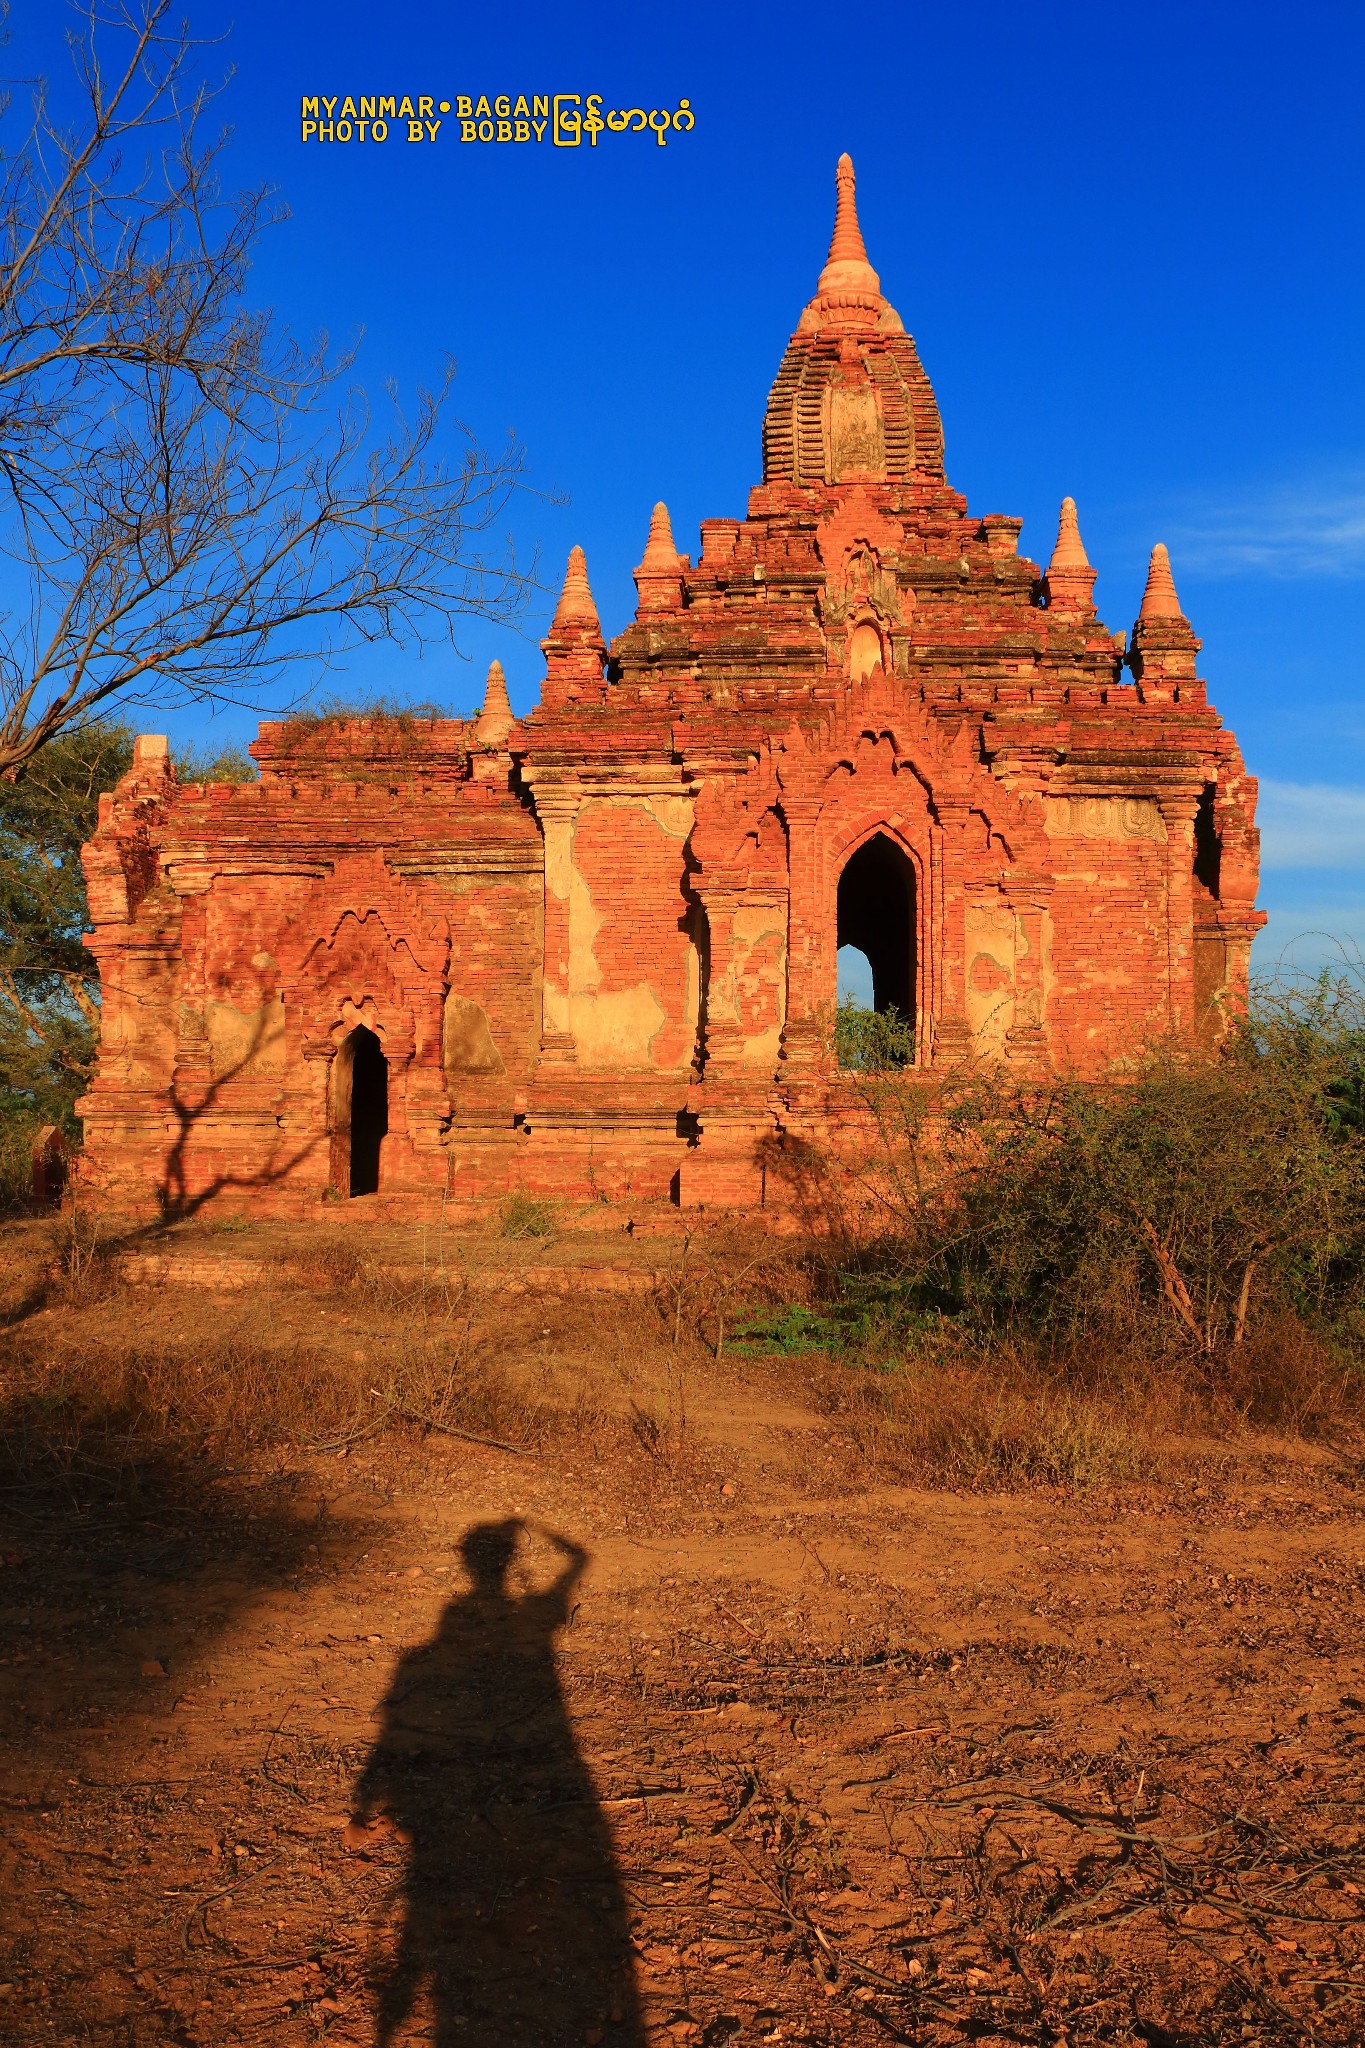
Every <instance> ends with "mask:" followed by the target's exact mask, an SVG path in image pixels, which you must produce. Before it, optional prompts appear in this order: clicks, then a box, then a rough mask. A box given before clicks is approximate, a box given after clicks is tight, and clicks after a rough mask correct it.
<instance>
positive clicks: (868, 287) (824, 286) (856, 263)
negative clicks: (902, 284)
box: [816, 151, 882, 298]
mask: <svg viewBox="0 0 1365 2048" xmlns="http://www.w3.org/2000/svg"><path fill="white" fill-rule="evenodd" d="M834 178H835V188H836V190H837V193H838V199H837V201H836V204H835V208H834V233H833V235H832V237H831V238H830V245H829V256H828V258H827V260H826V263H825V267H824V269H823V270H822V271H821V272H820V282H819V285H818V286H817V288H816V289H817V290H818V291H819V293H820V295H821V296H822V297H823V296H825V295H826V294H829V293H844V292H852V293H855V294H856V295H857V296H858V297H860V298H866V297H872V298H880V297H881V291H882V281H881V279H880V278H879V277H878V275H877V273H876V271H875V270H874V269H873V268H872V265H871V264H870V263H869V262H868V260H867V250H866V248H865V247H864V246H863V231H862V229H861V228H860V227H859V226H858V202H857V200H856V198H855V197H854V179H853V159H852V157H851V156H849V154H848V153H847V151H845V153H844V154H843V156H841V157H840V159H839V162H838V166H837V168H836V170H835V173H834Z"/></svg>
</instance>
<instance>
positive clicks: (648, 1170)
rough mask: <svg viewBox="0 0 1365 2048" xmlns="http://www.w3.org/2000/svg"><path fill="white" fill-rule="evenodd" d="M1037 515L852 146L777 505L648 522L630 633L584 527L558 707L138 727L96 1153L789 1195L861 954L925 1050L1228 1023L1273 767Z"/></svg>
mask: <svg viewBox="0 0 1365 2048" xmlns="http://www.w3.org/2000/svg"><path fill="white" fill-rule="evenodd" d="M642 524H643V522H642ZM1021 524H1022V521H1020V520H1018V519H1013V518H1009V517H1006V516H1004V515H1001V514H987V515H986V516H985V517H981V516H978V515H974V514H971V513H969V512H968V510H967V505H966V501H965V500H964V499H963V498H961V497H960V496H959V495H958V493H957V492H956V491H954V490H953V489H952V488H951V487H950V485H949V484H948V481H947V477H946V475H945V471H944V455H943V430H942V425H941V422H940V419H939V411H938V406H937V403H936V401H935V398H934V393H933V388H932V386H931V385H930V382H929V379H928V377H927V376H926V374H925V372H924V369H923V367H922V366H921V363H920V360H919V356H918V354H917V353H916V349H915V344H914V342H913V340H912V339H911V337H910V335H908V334H907V333H906V331H905V328H904V326H903V325H902V322H901V319H900V316H899V315H898V314H897V313H896V311H895V310H894V308H893V307H892V306H891V305H889V304H888V302H887V300H886V299H885V298H884V297H883V296H882V291H881V286H880V281H879V279H878V277H877V274H876V272H875V271H874V270H873V268H872V266H871V264H870V262H869V261H868V257H867V253H866V251H865V249H864V246H863V240H862V236H861V233H860V231H859V226H858V220H857V214H856V211H855V206H854V191H853V167H852V165H851V163H850V162H849V160H848V158H847V157H843V158H841V159H840V163H839V167H838V202H837V211H836V217H835V227H834V237H833V241H832V243H831V246H830V253H829V260H828V262H827V263H826V264H825V267H824V269H823V271H822V272H821V273H820V278H819V283H818V286H817V289H816V293H815V297H814V298H813V299H812V300H811V301H810V303H809V305H808V306H807V307H806V309H805V311H804V312H803V313H802V315H801V318H800V320H799V321H798V323H797V327H796V332H795V333H794V334H793V336H792V337H791V340H790V341H789V342H788V344H787V347H786V351H785V353H784V354H783V357H782V360H781V363H780V365H779V367H778V372H777V377H776V380H775V382H774V384H773V387H772V391H771V394H770V396H769V399H768V405H767V412H766V414H765V417H764V422H763V481H762V482H761V483H760V484H759V485H758V486H757V488H756V489H755V490H753V491H752V493H751V494H750V498H749V508H748V516H747V517H746V518H744V519H710V520H707V521H705V522H704V523H703V525H702V528H701V554H700V559H699V560H698V561H697V562H696V564H695V565H694V564H693V563H692V562H691V560H690V559H689V558H688V557H687V556H686V555H681V554H679V553H678V551H677V549H676V547H675V546H674V542H673V536H672V533H671V531H670V527H669V520H668V514H667V512H666V510H665V508H664V507H663V506H662V505H656V507H655V508H654V514H653V517H652V519H651V521H650V523H649V532H648V539H647V542H646V545H645V549H644V555H643V558H642V560H641V562H640V565H639V567H638V569H637V570H636V571H635V582H636V587H637V591H638V604H637V608H636V615H635V619H634V622H633V623H632V624H631V625H629V626H628V627H627V628H626V630H625V631H624V632H623V633H621V634H620V635H619V636H618V638H617V639H616V640H615V641H613V643H612V644H611V645H610V646H609V647H608V646H607V645H606V644H605V643H604V641H603V637H602V630H601V626H600V624H599V622H598V617H597V612H596V608H595V606H594V603H593V598H592V593H591V590H590V587H589V583H588V576H587V570H586V565H585V563H584V559H583V555H582V553H581V551H580V550H579V549H577V548H575V549H574V550H573V553H572V554H571V555H570V557H569V566H568V573H567V575H566V577H565V580H564V588H563V594H562V596H561V597H560V599H559V604H558V609H557V610H556V612H555V615H554V619H553V622H552V624H551V626H550V630H549V635H548V637H547V638H546V640H545V641H544V642H543V643H542V645H543V651H544V656H545V675H544V681H543V683H542V686H541V692H540V702H539V704H538V705H537V706H536V708H535V710H534V711H533V712H532V713H531V714H530V716H529V717H527V718H525V719H521V720H518V719H515V718H514V717H513V715H512V711H511V707H510V704H509V701H508V696H507V690H506V686H505V682H504V679H503V675H502V671H501V669H500V668H499V667H498V665H497V664H496V663H494V665H493V668H492V670H491V672H490V674H489V678H488V687H487V694H486V697H485V700H484V705H483V709H482V712H481V713H480V715H479V716H478V717H477V718H474V719H471V720H468V721H464V720H455V719H451V720H443V719H436V720H429V719H413V720H391V719H379V720H373V721H364V720H355V721H350V722H340V721H336V720H332V721H328V720H308V719H295V720H292V721H288V722H285V723H267V724H264V725H262V727H261V729H260V736H259V738H258V739H257V741H256V742H255V744H254V746H253V747H252V750H251V751H252V753H253V755H254V757H255V759H256V761H257V763H258V765H259V769H260V780H259V782H257V783H253V784H246V785H228V784H224V785H217V784H213V785H209V786H207V787H202V786H198V785H192V786H181V785H179V784H178V783H177V782H176V781H175V779H174V776H173V773H172V770H171V767H170V763H169V758H168V753H167V746H166V742H165V740H163V739H155V738H145V739H142V740H139V741H138V743H137V754H136V760H135V764H134V766H133V769H132V771H131V773H130V774H129V775H127V776H126V777H125V778H124V779H123V781H122V782H121V783H120V784H119V786H118V788H117V790H115V791H114V792H113V793H112V795H110V796H107V797H106V798H104V799H103V802H102V806H101V815H100V823H99V828H98V830H97V832H96V834H95V836H94V838H93V839H92V841H91V842H90V844H89V846H88V847H87V848H86V849H85V865H86V871H87V874H88V877H89V888H90V906H91V916H92V921H93V924H94V934H93V937H92V939H91V941H90V943H91V947H92V950H93V951H94V953H95V954H96V956H97V958H98V960H99V964H100V970H101V975H102V981H103V990H104V999H103V1000H104V1009H103V1031H102V1041H101V1047H100V1060H99V1067H98V1071H97V1074H96V1076H95V1078H94V1081H93V1083H92V1085H91V1088H90V1091H89V1093H88V1095H87V1096H86V1097H85V1099H84V1101H83V1103H82V1104H81V1112H82V1114H83V1116H84V1119H85V1128H86V1142H87V1152H86V1160H87V1166H86V1169H85V1170H86V1172H87V1173H88V1175H90V1176H91V1177H92V1178H93V1179H94V1180H95V1181H96V1182H97V1183H98V1184H100V1185H102V1186H104V1187H105V1188H107V1189H108V1190H109V1191H110V1192H111V1193H113V1194H115V1195H117V1196H118V1197H119V1198H120V1199H122V1200H124V1201H126V1202H129V1203H131V1204H132V1205H134V1206H139V1207H141V1206H144V1205H150V1204H152V1203H154V1202H156V1201H158V1200H159V1201H160V1202H161V1204H162V1206H163V1207H168V1208H170V1209H171V1210H173V1211H174V1210H176V1209H183V1208H184V1207H185V1206H187V1205H189V1206H193V1205H195V1204H198V1203H199V1202H201V1201H202V1200H204V1199H206V1198H208V1197H215V1198H218V1199H222V1200H225V1201H231V1202H232V1203H233V1204H234V1205H235V1206H244V1205H254V1206H261V1207H267V1208H271V1209H275V1210H286V1211H293V1212H297V1211H299V1210H300V1209H303V1208H306V1207H307V1206H308V1205H310V1204H314V1203H316V1202H318V1201H319V1200H320V1199H323V1198H325V1197H327V1196H329V1195H330V1196H331V1197H333V1198H336V1197H350V1196H353V1195H355V1196H366V1195H377V1197H378V1200H379V1202H380V1203H381V1204H382V1205H383V1207H384V1208H385V1210H390V1209H391V1207H392V1205H395V1204H396V1205H397V1207H398V1209H399V1210H403V1209H412V1210H414V1211H415V1210H416V1209H417V1208H418V1207H420V1206H421V1204H422V1199H423V1198H424V1197H425V1198H426V1199H427V1200H437V1199H440V1198H442V1197H444V1198H446V1199H448V1200H453V1201H455V1202H456V1203H457V1204H460V1205H463V1204H464V1203H466V1202H472V1203H479V1202H483V1203H487V1202H489V1201H490V1200H493V1199H495V1198H496V1197H497V1196H499V1195H500V1194H502V1193H504V1192H506V1191H507V1190H509V1189H511V1188H515V1187H523V1186H524V1187H526V1188H528V1189H532V1190H537V1191H545V1192H549V1193H554V1194H560V1195H564V1196H567V1197H572V1198H576V1199H591V1198H592V1197H594V1196H602V1197H607V1198H616V1197H621V1196H628V1197H629V1198H630V1199H631V1200H635V1201H638V1200H641V1199H649V1198H651V1197H652V1198H667V1197H669V1196H671V1197H672V1199H673V1200H674V1201H675V1202H679V1203H681V1204H682V1205H683V1206H685V1207H690V1206H695V1205H698V1204H720V1205H723V1204H749V1203H756V1202H761V1201H765V1200H766V1201H770V1202H771V1201H775V1200H776V1199H778V1198H779V1197H778V1194H777V1190H778V1188H779V1186H780V1184H781V1180H782V1163H783V1160H784V1159H791V1158H793V1157H795V1156H796V1155H797V1153H798V1152H799V1151H800V1150H801V1149H802V1148H801V1147H800V1146H798V1145H797V1144H796V1143H795V1142H794V1141H796V1140H803V1141H813V1142H814V1143H816V1144H819V1143H820V1142H821V1141H822V1139H823V1138H825V1137H826V1136H827V1135H828V1133H829V1132H830V1130H831V1129H832V1128H846V1116H847V1105H846V1102H845V1099H844V1098H845V1095H846V1084H845V1083H842V1082H841V1080H840V1075H839V1070H838V1066H837V1060H836V1057H835V1054H834V1051H833V1045H832V1034H831V1021H832V1013H833V1010H834V1005H835V998H836V956H837V953H838V950H839V948H840V947H842V946H852V947H855V948H857V949H858V951H860V952H861V953H862V954H863V955H864V956H865V959H866V961H867V963H869V965H870V971H871V978H872V986H873V990H874V997H875V1003H876V1006H877V1007H878V1008H879V1009H883V1010H885V1009H889V1008H891V1007H894V1008H895V1009H896V1010H897V1012H898V1013H899V1015H900V1016H901V1017H902V1018H904V1019H906V1020H908V1021H909V1022H910V1023H911V1024H912V1025H913V1034H914V1045H915V1062H916V1064H917V1065H918V1066H920V1067H922V1068H925V1069H932V1068H936V1067H941V1066H942V1065H944V1064H945V1063H949V1062H955V1061H961V1060H964V1059H967V1058H969V1057H972V1056H973V1055H985V1056H990V1057H996V1058H1003V1059H1005V1060H1008V1061H1012V1062H1018V1063H1020V1065H1021V1066H1022V1067H1026V1068H1045V1067H1046V1066H1048V1065H1049V1064H1050V1065H1051V1066H1053V1067H1055V1068H1060V1069H1067V1070H1072V1071H1080V1072H1084V1073H1097V1072H1100V1071H1102V1070H1104V1069H1106V1068H1107V1067H1109V1066H1110V1065H1111V1064H1112V1063H1113V1062H1114V1061H1115V1060H1116V1059H1119V1058H1121V1057H1123V1056H1125V1055H1129V1056H1130V1055H1131V1054H1132V1052H1133V1050H1134V1048H1135V1047H1137V1046H1139V1045H1141V1044H1142V1043H1143V1042H1144V1041H1146V1040H1150V1039H1152V1038H1154V1037H1158V1036H1164V1035H1169V1034H1171V1033H1175V1034H1177V1035H1179V1036H1181V1037H1184V1038H1187V1039H1194V1038H1195V1037H1197V1036H1199V1035H1201V1034H1205V1033H1209V1032H1216V1031H1217V1030H1218V1029H1219V1028H1221V1023H1222V1020H1223V1019H1224V1018H1225V1017H1226V1015H1227V1013H1228V1010H1229V1008H1230V1007H1234V1008H1235V1006H1236V1005H1237V1003H1238V1002H1239V1001H1240V1000H1241V999H1242V997H1243V996H1244V993H1245V988H1246V979H1247V968H1248V957H1249V952H1250V947H1251V941H1252V938H1253V936H1254V934H1255V932H1256V930H1257V928H1258V926H1259V924H1260V923H1261V922H1262V921H1263V920H1262V919H1261V917H1260V915H1259V914H1258V913H1257V911H1256V910H1255V908H1254V902H1255V894H1256V880H1257V849H1258V835H1257V832H1256V828H1255V822H1254V819H1255V803H1256V784H1255V782H1254V780H1252V778H1251V777H1249V776H1248V775H1247V774H1246V772H1245V769H1244V767H1243V764H1242V759H1241V755H1240V754H1239V752H1238V749H1237V744H1236V741H1235V740H1234V738H1233V736H1232V734H1231V733H1230V732H1228V731H1227V730H1226V729H1225V728H1224V727H1223V725H1222V724H1221V722H1220V721H1219V718H1218V716H1217V714H1216V712H1215V711H1213V710H1212V709H1211V708H1210V706H1209V704H1208V701H1207V695H1206V691H1205V686H1204V684H1203V683H1202V682H1201V681H1199V680H1198V679H1197V677H1196V674H1195V659H1196V656H1197V654H1198V652H1199V646H1200V643H1199V641H1198V640H1197V639H1196V638H1195V636H1194V633H1193V632H1192V630H1191V628H1190V625H1189V622H1188V620H1187V619H1186V618H1185V617H1184V616H1183V614H1182V612H1181V610H1180V605H1179V602H1178V599H1177V596H1176V590H1175V586H1174V583H1173V581H1172V576H1171V569H1170V564H1169V562H1168V560H1167V556H1166V551H1165V549H1164V548H1162V547H1157V548H1155V549H1154V550H1153V552H1152V557H1151V565H1150V569H1149V573H1148V577H1147V586H1146V592H1145V595H1144V597H1143V600H1142V608H1141V611H1140V613H1139V616H1138V619H1137V622H1136V624H1135V626H1134V628H1133V632H1132V638H1131V644H1130V645H1125V636H1124V635H1123V634H1122V633H1117V634H1116V633H1111V632H1110V631H1109V630H1108V629H1107V628H1106V627H1105V625H1104V624H1103V623H1102V622H1101V620H1100V619H1099V618H1097V616H1096V614H1095V610H1094V607H1093V604H1092V602H1091V592H1092V587H1093V584H1094V579H1095V572H1094V570H1093V569H1092V568H1091V566H1090V564H1089V562H1088V561H1087V559H1086V554H1085V550H1084V547H1083V546H1082V543H1081V537H1080V533H1079V530H1078V526H1077V520H1076V510H1075V506H1074V505H1073V504H1072V502H1071V500H1070V499H1069V498H1068V499H1066V500H1064V501H1063V504H1062V510H1061V521H1060V527H1059V531H1058V536H1057V544H1056V547H1055V548H1054V550H1053V554H1052V559H1051V561H1050V562H1049V563H1048V566H1047V568H1046V569H1045V570H1039V569H1038V568H1037V567H1036V566H1035V565H1034V564H1033V563H1032V562H1030V561H1027V560H1025V559H1024V558H1023V557H1022V556H1021V555H1020V554H1019V553H1018V548H1017V543H1018V537H1019V531H1020V527H1021Z"/></svg>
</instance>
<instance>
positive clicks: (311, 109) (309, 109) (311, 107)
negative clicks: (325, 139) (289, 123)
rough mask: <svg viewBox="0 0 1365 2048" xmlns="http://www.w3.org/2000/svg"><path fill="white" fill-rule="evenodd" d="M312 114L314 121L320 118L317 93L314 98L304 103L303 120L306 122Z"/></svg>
mask: <svg viewBox="0 0 1365 2048" xmlns="http://www.w3.org/2000/svg"><path fill="white" fill-rule="evenodd" d="M310 114H311V115H312V117H313V119H314V120H315V121H316V119H317V117H318V100H317V94H316V93H314V95H313V97H312V98H311V99H306V100H305V101H304V103H303V118H304V120H305V121H306V120H307V118H308V116H309V115H310Z"/></svg>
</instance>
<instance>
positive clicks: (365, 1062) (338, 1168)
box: [332, 1024, 389, 1195]
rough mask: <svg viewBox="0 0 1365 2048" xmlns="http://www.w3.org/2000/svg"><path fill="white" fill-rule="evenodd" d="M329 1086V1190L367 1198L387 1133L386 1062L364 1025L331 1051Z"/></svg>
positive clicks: (373, 1186)
mask: <svg viewBox="0 0 1365 2048" xmlns="http://www.w3.org/2000/svg"><path fill="white" fill-rule="evenodd" d="M332 1087H333V1097H332V1103H333V1109H332V1185H333V1187H334V1188H336V1189H337V1190H338V1192H340V1191H341V1190H343V1189H344V1190H345V1192H346V1193H347V1194H348V1195H373V1194H375V1193H377V1191H378V1188H379V1154H380V1149H381V1147H382V1144H383V1140H384V1138H385V1136H386V1134H387V1132H388V1128H389V1063H388V1061H387V1060H386V1059H385V1057H384V1048H383V1047H382V1046H381V1044H380V1043H379V1040H378V1038H377V1037H376V1036H375V1034H374V1032H373V1031H370V1030H367V1028H366V1027H365V1025H363V1024H357V1025H356V1027H355V1030H354V1031H352V1032H351V1033H350V1034H349V1035H348V1036H347V1037H346V1038H344V1039H343V1040H342V1042H341V1044H340V1045H339V1046H338V1047H337V1054H336V1061H335V1063H334V1067H333V1077H332Z"/></svg>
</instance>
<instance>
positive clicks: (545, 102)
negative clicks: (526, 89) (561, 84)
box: [531, 92, 550, 121]
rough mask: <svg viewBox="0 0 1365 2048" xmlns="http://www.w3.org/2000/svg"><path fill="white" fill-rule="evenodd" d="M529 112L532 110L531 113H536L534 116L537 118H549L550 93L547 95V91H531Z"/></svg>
mask: <svg viewBox="0 0 1365 2048" xmlns="http://www.w3.org/2000/svg"><path fill="white" fill-rule="evenodd" d="M531 112H532V113H533V114H535V115H536V116H537V117H538V118H540V119H543V120H547V121H548V120H549V118H550V95H549V94H548V93H547V92H535V93H532V95H531Z"/></svg>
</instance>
